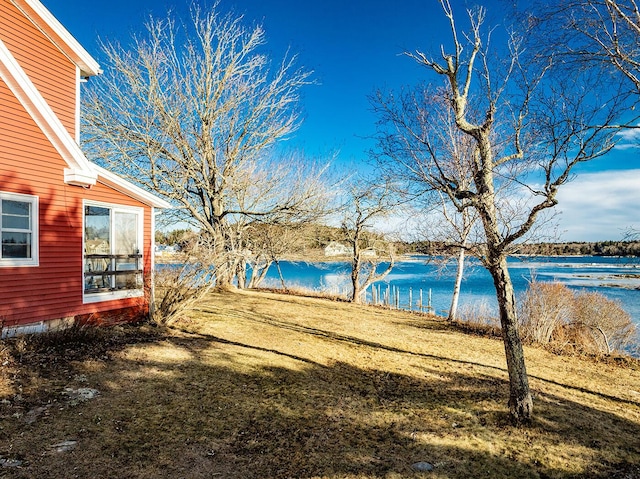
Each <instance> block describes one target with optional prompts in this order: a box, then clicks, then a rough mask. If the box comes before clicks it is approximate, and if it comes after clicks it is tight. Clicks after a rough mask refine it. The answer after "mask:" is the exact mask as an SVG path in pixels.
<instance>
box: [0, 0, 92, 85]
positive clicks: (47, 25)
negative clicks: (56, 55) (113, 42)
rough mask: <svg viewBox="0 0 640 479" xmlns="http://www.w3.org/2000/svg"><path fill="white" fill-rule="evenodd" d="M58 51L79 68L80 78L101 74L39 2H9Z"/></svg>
mask: <svg viewBox="0 0 640 479" xmlns="http://www.w3.org/2000/svg"><path fill="white" fill-rule="evenodd" d="M11 1H12V2H13V4H14V5H15V6H16V7H18V8H19V9H20V10H21V11H22V13H23V14H24V15H26V16H27V18H29V20H31V21H32V22H33V23H34V24H35V25H36V26H37V27H38V28H39V29H40V30H41V31H42V32H43V33H44V34H45V35H46V36H47V37H49V39H50V40H51V41H52V42H53V44H54V45H56V46H57V47H58V48H59V49H60V51H62V52H63V53H64V54H65V55H67V56H68V57H69V59H70V60H71V61H72V62H73V63H75V64H76V65H78V67H80V70H81V73H82V76H84V77H88V76H94V75H99V74H100V73H102V70H101V69H100V65H99V64H98V62H97V61H96V60H94V58H93V57H92V56H91V55H89V53H88V52H87V51H86V50H85V49H84V48H83V47H82V45H80V43H78V41H77V40H76V39H75V38H74V37H73V35H71V33H69V31H68V30H67V29H66V28H64V26H63V25H62V24H61V23H60V22H59V21H58V20H57V19H56V18H55V17H54V16H53V15H52V14H51V12H49V10H47V9H46V7H45V6H44V5H42V3H40V1H39V0H11Z"/></svg>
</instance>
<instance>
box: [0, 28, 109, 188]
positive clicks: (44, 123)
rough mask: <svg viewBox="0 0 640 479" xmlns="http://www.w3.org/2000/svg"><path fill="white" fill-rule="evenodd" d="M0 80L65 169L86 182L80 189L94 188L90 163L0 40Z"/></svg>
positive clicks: (94, 175) (93, 177)
mask: <svg viewBox="0 0 640 479" xmlns="http://www.w3.org/2000/svg"><path fill="white" fill-rule="evenodd" d="M0 78H2V80H3V81H4V82H5V83H6V84H7V86H8V87H9V89H10V90H11V91H12V93H13V94H14V95H15V96H16V98H17V99H18V101H19V102H20V103H21V104H22V106H23V107H24V108H25V110H26V111H27V113H28V114H29V115H30V116H31V118H33V120H34V121H35V122H36V124H37V125H38V127H39V128H40V129H41V130H42V132H43V133H44V134H45V135H46V137H47V138H48V139H49V141H50V142H51V144H52V145H53V146H54V148H55V149H56V150H57V151H58V153H59V154H60V156H62V158H63V159H64V161H65V162H66V163H67V164H68V165H69V169H70V170H73V171H74V172H76V173H80V172H82V173H83V174H84V177H85V179H86V181H85V183H84V184H83V186H90V185H93V184H95V181H96V178H97V177H96V173H95V172H94V171H93V168H92V165H91V163H89V160H87V159H86V157H85V156H84V153H82V150H81V149H80V146H78V144H77V143H76V142H75V141H74V139H73V138H71V135H70V134H69V132H68V131H67V129H66V128H65V127H64V126H63V125H62V122H60V119H59V118H58V117H57V116H56V114H55V113H54V112H53V110H52V109H51V107H50V106H49V105H48V104H47V102H46V101H45V99H44V98H43V97H42V95H41V94H40V92H39V91H38V89H37V88H36V87H35V85H34V84H33V82H32V81H31V79H30V78H29V77H28V76H27V74H26V73H25V71H24V70H23V69H22V67H21V66H20V65H19V64H18V61H17V60H16V59H15V57H14V56H13V55H12V54H11V52H10V51H9V49H8V48H7V47H6V45H5V44H4V42H3V41H2V40H0ZM74 184H78V183H74Z"/></svg>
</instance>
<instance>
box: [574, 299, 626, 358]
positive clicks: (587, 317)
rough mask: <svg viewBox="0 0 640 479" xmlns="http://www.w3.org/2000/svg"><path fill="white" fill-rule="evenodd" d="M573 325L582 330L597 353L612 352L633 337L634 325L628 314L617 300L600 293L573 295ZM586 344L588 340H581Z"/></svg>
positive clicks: (623, 346) (624, 345) (619, 349)
mask: <svg viewBox="0 0 640 479" xmlns="http://www.w3.org/2000/svg"><path fill="white" fill-rule="evenodd" d="M574 311H575V313H574V314H575V316H574V327H576V328H578V329H579V330H581V336H583V337H584V336H586V338H588V339H589V340H590V342H591V344H592V345H593V346H592V348H594V349H595V351H592V352H596V353H602V352H604V353H606V354H611V352H613V351H622V350H625V349H626V348H627V347H628V346H630V345H631V344H632V342H633V340H634V339H635V337H636V327H635V325H634V324H633V323H632V321H631V316H630V315H629V313H627V312H626V311H625V310H624V309H622V307H621V306H620V304H619V303H618V302H616V301H612V300H610V299H607V298H605V297H604V296H603V295H601V294H600V293H580V294H578V295H576V302H575V309H574ZM583 344H584V346H585V348H586V347H587V346H588V345H589V342H587V341H584V343H583Z"/></svg>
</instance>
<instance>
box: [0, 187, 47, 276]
mask: <svg viewBox="0 0 640 479" xmlns="http://www.w3.org/2000/svg"><path fill="white" fill-rule="evenodd" d="M0 238H1V241H2V248H1V249H0V266H37V265H38V198H37V197H35V196H29V195H18V194H13V193H2V192H0Z"/></svg>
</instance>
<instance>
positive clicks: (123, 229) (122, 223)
mask: <svg viewBox="0 0 640 479" xmlns="http://www.w3.org/2000/svg"><path fill="white" fill-rule="evenodd" d="M114 220H115V224H114V228H113V229H114V234H115V254H136V253H138V215H137V214H136V213H120V212H116V213H115V218H114Z"/></svg>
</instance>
